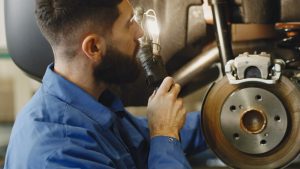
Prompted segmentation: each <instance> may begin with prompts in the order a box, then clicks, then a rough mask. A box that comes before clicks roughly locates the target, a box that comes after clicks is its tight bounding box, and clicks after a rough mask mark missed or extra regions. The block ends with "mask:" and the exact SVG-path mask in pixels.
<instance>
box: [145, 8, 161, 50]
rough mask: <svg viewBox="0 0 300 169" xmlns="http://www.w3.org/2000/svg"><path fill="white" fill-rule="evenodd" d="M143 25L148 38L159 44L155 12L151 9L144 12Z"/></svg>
mask: <svg viewBox="0 0 300 169" xmlns="http://www.w3.org/2000/svg"><path fill="white" fill-rule="evenodd" d="M144 17H145V26H146V30H147V33H148V36H149V38H150V40H152V43H154V44H159V34H160V30H159V26H158V22H157V18H156V13H155V11H154V10H153V9H149V10H148V11H146V12H145V14H144Z"/></svg>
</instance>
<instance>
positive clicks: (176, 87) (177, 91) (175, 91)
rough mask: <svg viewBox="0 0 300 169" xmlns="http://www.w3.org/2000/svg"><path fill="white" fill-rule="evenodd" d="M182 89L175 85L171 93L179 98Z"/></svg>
mask: <svg viewBox="0 0 300 169" xmlns="http://www.w3.org/2000/svg"><path fill="white" fill-rule="evenodd" d="M180 89H181V87H180V85H179V84H177V83H176V84H174V85H173V86H172V88H171V90H170V93H172V94H173V96H174V97H175V98H177V96H178V94H179V92H180Z"/></svg>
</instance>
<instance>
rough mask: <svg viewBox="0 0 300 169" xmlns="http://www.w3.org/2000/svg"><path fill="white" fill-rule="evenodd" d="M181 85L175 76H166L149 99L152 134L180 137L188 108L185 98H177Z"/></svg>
mask: <svg viewBox="0 0 300 169" xmlns="http://www.w3.org/2000/svg"><path fill="white" fill-rule="evenodd" d="M179 92H180V85H179V84H175V82H174V80H173V78H171V77H166V78H165V79H164V81H163V82H162V84H161V85H160V87H159V88H158V89H157V91H154V93H153V94H152V95H151V96H150V98H149V100H148V107H147V116H148V125H149V129H150V136H151V137H154V136H169V137H174V138H177V139H179V131H180V129H181V128H182V127H183V125H184V122H185V117H186V110H185V108H184V106H183V100H182V99H181V98H177V96H178V94H179Z"/></svg>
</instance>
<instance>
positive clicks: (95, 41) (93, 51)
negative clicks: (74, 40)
mask: <svg viewBox="0 0 300 169" xmlns="http://www.w3.org/2000/svg"><path fill="white" fill-rule="evenodd" d="M81 48H82V51H83V52H84V53H85V55H86V56H87V57H88V58H89V59H91V60H92V61H94V62H99V60H101V59H102V56H103V55H104V53H105V50H106V49H105V48H106V44H105V40H104V38H103V37H101V36H99V35H96V34H91V35H88V36H86V37H85V38H84V40H83V42H82V46H81Z"/></svg>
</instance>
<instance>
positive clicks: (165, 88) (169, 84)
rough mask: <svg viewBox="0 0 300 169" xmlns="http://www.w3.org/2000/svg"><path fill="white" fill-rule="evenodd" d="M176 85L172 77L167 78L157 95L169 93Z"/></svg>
mask: <svg viewBox="0 0 300 169" xmlns="http://www.w3.org/2000/svg"><path fill="white" fill-rule="evenodd" d="M173 84H174V80H173V78H172V77H166V78H165V79H164V80H163V82H162V83H161V85H160V87H159V88H158V90H157V94H159V95H161V94H164V93H167V92H169V90H170V88H171V87H172V85H173Z"/></svg>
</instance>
